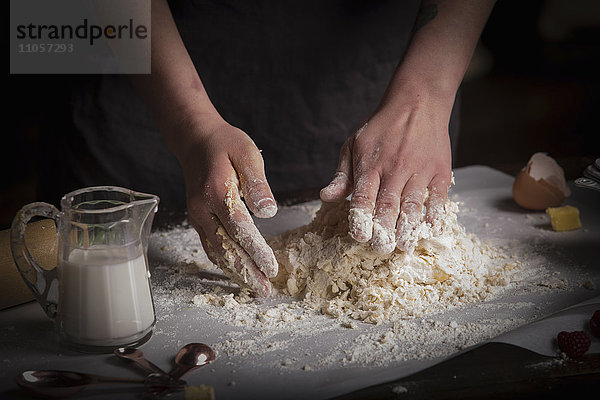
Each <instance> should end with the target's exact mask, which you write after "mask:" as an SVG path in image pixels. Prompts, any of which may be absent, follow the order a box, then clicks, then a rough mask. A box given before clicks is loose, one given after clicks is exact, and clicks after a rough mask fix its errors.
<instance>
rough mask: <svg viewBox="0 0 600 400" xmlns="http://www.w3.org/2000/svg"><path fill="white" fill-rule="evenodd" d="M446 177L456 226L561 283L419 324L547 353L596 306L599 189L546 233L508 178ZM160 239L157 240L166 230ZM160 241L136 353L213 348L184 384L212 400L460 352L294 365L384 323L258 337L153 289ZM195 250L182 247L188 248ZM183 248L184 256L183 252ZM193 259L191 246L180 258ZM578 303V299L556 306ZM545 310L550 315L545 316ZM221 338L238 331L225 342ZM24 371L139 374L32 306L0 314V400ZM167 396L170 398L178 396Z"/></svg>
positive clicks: (354, 380)
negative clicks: (68, 341) (491, 327)
mask: <svg viewBox="0 0 600 400" xmlns="http://www.w3.org/2000/svg"><path fill="white" fill-rule="evenodd" d="M455 177H456V185H455V186H454V187H453V188H452V191H451V198H452V199H453V200H455V201H459V202H460V203H461V213H460V214H459V221H460V222H461V223H462V224H463V225H464V226H465V227H466V228H467V230H468V231H470V232H472V233H475V234H477V235H478V236H479V237H481V238H482V239H484V240H489V241H491V242H492V243H494V244H496V245H504V246H507V247H511V246H513V245H514V246H515V248H518V249H519V251H520V252H521V253H528V251H527V250H528V249H529V247H528V246H530V250H531V251H530V252H529V253H530V254H522V256H523V257H524V265H525V267H524V268H527V265H534V264H535V265H544V266H545V267H546V268H548V269H549V270H552V271H555V273H556V277H557V279H560V280H561V281H560V282H563V283H565V285H564V286H563V287H555V288H553V287H549V288H546V289H547V290H543V291H537V292H532V293H523V292H522V291H521V292H518V293H517V292H513V293H506V294H504V295H502V296H501V297H500V298H498V299H495V300H493V301H491V302H490V303H491V304H492V305H494V304H495V305H497V307H486V308H485V309H483V308H479V307H478V306H477V305H469V306H465V307H461V308H458V309H454V310H451V311H448V312H445V313H441V314H436V315H435V316H431V317H430V320H435V321H442V322H443V323H448V322H449V321H457V322H458V323H459V324H468V323H474V324H476V323H479V322H481V321H484V320H485V321H489V320H490V319H494V318H495V319H498V320H501V319H508V318H510V319H514V320H516V321H518V323H517V325H521V326H520V327H518V326H514V327H511V328H510V329H507V330H509V332H508V333H505V334H503V335H500V336H498V334H502V333H503V332H492V331H490V332H492V333H490V334H489V335H492V336H491V337H487V338H485V340H488V341H493V340H497V341H503V342H506V343H512V344H516V345H519V346H522V347H525V348H529V349H530V350H533V351H536V352H539V353H541V354H546V355H554V354H556V349H555V348H554V342H553V339H554V337H555V336H556V333H557V332H558V330H579V329H586V328H585V324H586V321H587V320H588V319H589V316H588V314H590V312H592V311H593V310H594V309H598V308H600V304H599V303H600V299H599V298H598V295H599V294H600V292H599V289H598V288H600V262H599V261H598V260H599V258H598V254H599V252H600V193H596V192H592V191H589V190H586V189H580V188H576V187H573V186H571V188H572V191H573V195H572V196H571V197H570V198H569V199H568V200H567V201H566V203H567V204H571V205H575V206H577V207H578V208H579V209H580V211H581V218H582V222H583V225H584V229H581V230H578V231H573V232H554V231H552V230H551V229H550V228H549V223H548V221H547V219H545V215H544V214H543V213H533V212H527V211H525V210H522V209H520V208H519V207H517V206H516V205H515V204H514V202H513V201H512V197H511V186H512V181H513V178H512V177H510V176H508V175H505V174H503V173H500V172H498V171H495V170H493V169H490V168H487V167H480V166H474V167H467V168H462V169H457V170H456V171H455ZM305 209H306V208H303V207H286V208H282V209H281V210H280V212H279V213H278V216H276V217H275V218H274V219H273V220H270V221H260V222H261V224H260V228H261V230H262V231H263V232H265V233H266V234H276V233H279V232H281V231H283V230H286V229H290V228H292V227H295V226H299V225H301V224H304V223H306V222H308V220H309V219H310V217H308V215H307V213H306V211H305ZM179 231H181V229H180V230H179ZM166 234H167V237H168V235H169V233H168V232H167V233H166ZM164 240H165V235H164V234H163V235H162V236H161V235H160V234H153V236H152V239H151V241H150V249H149V259H150V264H151V271H152V272H153V278H152V279H153V286H154V293H155V296H154V300H155V306H156V312H157V325H156V328H155V332H154V335H153V337H152V338H151V339H150V341H149V342H148V343H146V344H145V345H143V346H142V347H141V349H142V350H143V351H144V353H145V354H146V355H147V357H148V358H149V359H151V360H152V361H153V362H154V363H156V364H157V365H159V366H160V367H161V368H163V369H166V370H168V369H169V368H170V367H171V364H172V361H173V356H174V354H175V353H176V351H177V350H178V348H179V347H181V346H182V345H184V344H185V343H188V342H203V343H206V344H208V345H211V346H213V347H214V348H215V349H217V350H220V351H218V357H217V360H216V361H215V362H214V363H212V364H211V365H210V366H207V367H204V368H202V369H199V370H197V371H193V372H191V373H190V374H189V375H187V376H186V377H185V379H186V380H187V381H188V382H189V383H190V384H193V385H198V384H201V383H202V384H208V385H212V386H214V387H215V391H216V394H217V399H231V398H244V399H253V398H263V399H275V398H277V399H295V398H311V399H320V398H328V397H332V396H335V395H339V394H343V393H347V392H349V391H352V390H356V389H359V388H363V387H366V386H370V385H374V384H378V383H382V382H386V381H391V380H394V379H399V378H401V377H404V376H407V375H409V374H411V373H414V372H416V371H419V370H422V369H424V368H426V367H428V366H431V365H433V364H436V363H439V362H440V361H442V360H444V359H446V358H448V357H450V356H452V355H455V354H458V353H459V352H461V351H465V350H466V349H461V348H452V349H450V350H449V351H448V352H447V354H445V355H444V356H442V357H436V358H425V359H418V358H417V359H412V360H407V361H393V362H390V363H389V364H388V365H377V363H374V364H373V365H369V363H368V362H361V363H351V362H350V363H348V362H342V360H341V359H340V363H339V364H338V365H336V364H335V362H333V363H330V364H328V366H327V367H326V368H306V369H303V368H302V366H304V365H307V364H309V365H314V364H315V362H314V361H315V358H318V357H321V356H322V355H323V354H328V355H330V356H332V357H334V358H335V356H336V353H335V352H334V350H332V349H335V347H336V344H338V343H344V340H352V339H353V338H355V337H356V336H358V335H361V334H367V333H368V334H372V333H374V332H375V333H376V332H378V330H380V331H381V332H385V329H388V328H389V326H388V327H387V328H386V326H375V325H370V324H363V323H359V324H358V325H357V327H356V329H346V328H344V327H341V326H339V323H337V324H336V322H335V321H333V320H332V319H331V318H329V317H324V316H323V317H322V318H323V324H331V329H329V330H327V331H324V332H323V333H321V334H318V335H316V336H315V335H312V336H310V335H305V336H303V335H297V334H296V335H290V333H289V332H286V331H285V330H282V331H280V332H275V334H273V335H272V336H269V335H270V334H272V332H271V333H269V334H268V335H267V336H266V337H267V339H264V338H265V334H266V333H265V332H261V331H260V329H255V328H251V329H246V330H244V329H242V328H240V327H239V326H234V325H231V324H228V323H226V322H224V321H223V320H222V319H218V318H213V317H212V316H211V315H210V313H211V310H210V309H209V308H207V307H208V306H207V307H198V306H195V305H194V304H193V303H192V301H191V300H192V297H193V291H190V288H189V287H183V286H182V287H181V288H180V289H178V288H177V287H169V288H165V284H164V281H169V282H172V280H169V274H172V273H173V271H172V270H170V269H169V265H170V264H175V263H177V262H178V258H177V257H176V256H175V255H169V251H164V249H163V248H164ZM517 243H518V244H519V245H517ZM198 245H199V244H198V243H195V244H194V243H192V244H190V246H191V247H194V246H196V247H197V246H198ZM184 249H185V250H186V251H187V250H189V248H186V247H184ZM197 253H198V251H197V250H194V251H193V252H192V254H197ZM191 279H194V277H193V276H191V277H187V278H186V279H184V280H182V281H181V285H186V282H188V283H189V282H190V280H191ZM204 281H205V280H204ZM194 284H195V283H193V282H192V283H189V285H194ZM559 286H560V285H559ZM174 299H175V300H176V301H173V300H174ZM181 299H183V301H181ZM590 299H591V300H590ZM278 301H282V300H281V299H272V300H270V301H266V302H262V303H260V304H259V307H273V306H274V305H276V302H278ZM585 301H588V302H587V303H584V304H582V305H581V306H578V307H574V308H571V309H568V310H565V311H562V310H564V309H566V308H568V307H570V306H573V305H577V304H579V303H581V302H585ZM211 307H214V306H211ZM490 310H494V311H492V312H490ZM221 311H222V310H221ZM557 312H559V313H558V314H556V315H555V316H554V317H552V318H546V317H548V316H550V315H552V314H555V313H557ZM586 318H587V319H586ZM232 332H238V333H239V334H238V336H235V335H233V334H232ZM286 335H287V336H286ZM282 336H286V337H288V339H286V340H285V343H286V346H285V347H281V348H278V349H277V350H276V351H273V352H262V353H261V354H258V355H253V354H242V353H241V352H238V354H235V352H234V353H231V352H227V351H225V350H224V349H225V347H224V343H225V342H226V341H228V340H231V338H232V337H243V339H244V340H253V339H256V340H258V339H257V338H259V337H261V338H262V339H260V340H267V341H268V340H275V339H274V338H276V337H278V339H277V340H278V342H277V343H282V340H281V337H282ZM484 336H485V335H484ZM494 338H495V339H494ZM485 340H484V341H485ZM597 342H598V340H596V341H595V342H594V345H593V346H592V349H591V351H593V352H598V351H600V348H599V344H598V343H597ZM249 343H250V342H249ZM336 351H339V349H337V350H336ZM382 351H383V350H382ZM385 351H388V350H385ZM231 354H233V355H231ZM340 354H341V353H340ZM282 360H291V362H282ZM28 369H62V370H75V371H82V372H89V373H96V374H103V375H109V376H132V377H138V376H140V374H139V373H138V371H137V370H136V369H135V368H134V367H133V366H130V365H125V364H123V362H122V361H120V360H117V359H116V358H115V357H114V356H112V355H91V354H81V353H76V352H73V351H70V350H67V349H65V348H62V347H61V346H60V345H59V344H58V341H57V337H56V334H55V332H54V330H53V324H52V322H51V321H50V320H49V319H48V318H47V317H46V316H45V315H44V313H43V312H42V310H41V308H40V307H39V306H38V304H37V303H28V304H24V305H21V306H16V307H12V308H9V309H7V310H3V311H0V398H8V399H11V398H23V397H22V394H21V393H20V392H19V390H18V389H17V387H16V385H15V384H14V377H15V376H16V374H17V373H19V372H20V371H23V370H28ZM138 393H139V388H135V387H134V388H131V389H128V390H124V389H123V386H121V387H107V388H100V387H98V388H95V389H86V390H85V391H83V392H81V395H78V396H76V397H73V398H96V399H103V398H114V399H117V398H119V399H120V398H123V399H127V398H131V399H133V398H136V394H138ZM170 398H182V395H181V394H177V395H175V396H171V397H170Z"/></svg>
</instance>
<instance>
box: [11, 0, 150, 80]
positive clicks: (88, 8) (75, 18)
mask: <svg viewBox="0 0 600 400" xmlns="http://www.w3.org/2000/svg"><path fill="white" fill-rule="evenodd" d="M10 32H11V36H10V45H11V46H10V72H11V74H29V73H33V74H40V73H41V74H98V73H108V74H119V73H123V74H148V73H150V36H151V26H150V0H10Z"/></svg>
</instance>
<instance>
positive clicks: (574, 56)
mask: <svg viewBox="0 0 600 400" xmlns="http://www.w3.org/2000/svg"><path fill="white" fill-rule="evenodd" d="M7 14H8V13H7ZM7 14H5V15H7ZM4 40H5V43H4V45H5V48H8V44H7V43H6V41H7V37H6V36H5V38H4ZM7 64H8V63H7ZM7 64H5V68H6V70H8V68H7ZM599 72H600V2H598V1H596V0H538V1H533V0H528V1H518V0H510V1H508V0H506V1H502V0H500V1H498V3H497V4H496V7H495V9H494V11H493V13H492V15H491V17H490V20H489V21H488V24H487V26H486V28H485V30H484V32H483V34H482V37H481V43H480V45H479V47H478V49H477V51H476V53H475V56H474V57H473V60H472V63H471V66H470V68H469V71H468V73H467V75H466V77H465V81H464V83H463V85H462V89H461V94H462V97H461V122H460V123H461V128H460V140H459V142H458V148H457V151H456V152H455V154H453V159H454V167H462V166H466V165H473V164H483V165H489V166H491V167H493V168H497V169H499V170H501V171H504V172H507V173H509V174H512V175H514V174H516V172H518V170H519V169H520V168H522V167H523V165H524V164H525V163H526V162H527V160H528V159H529V157H530V156H531V155H532V154H533V153H535V152H538V151H543V152H547V153H549V154H550V155H551V156H552V157H554V158H555V159H557V161H558V162H559V164H561V166H563V168H564V169H565V172H566V176H567V179H569V180H572V179H574V178H576V177H578V176H580V174H581V171H582V170H583V169H584V168H585V166H586V165H587V164H589V163H591V162H592V161H593V160H594V159H595V158H597V157H600V139H599V133H600V132H599V129H598V128H597V115H598V113H599V111H600V77H599ZM5 76H6V77H7V80H8V85H7V87H8V92H7V93H5V95H4V98H5V99H6V101H7V102H8V105H7V106H5V114H4V122H5V124H6V125H5V126H6V127H5V130H6V132H5V133H4V134H3V135H2V137H3V140H2V142H1V143H2V146H0V182H1V185H0V229H4V228H7V227H8V226H9V225H10V221H11V220H12V217H13V216H14V214H15V213H16V211H17V210H18V209H19V208H20V207H21V206H23V205H25V204H27V203H29V202H32V201H36V200H44V201H49V199H40V198H38V195H37V187H38V185H39V184H40V182H39V179H38V176H39V172H38V171H39V169H40V168H47V169H50V171H51V170H52V168H53V166H52V165H51V163H46V162H45V160H46V159H47V158H51V157H48V153H47V152H48V149H50V148H51V147H52V146H49V145H48V143H49V141H52V140H55V138H56V137H58V136H59V135H61V132H51V133H50V134H48V133H44V134H42V133H40V132H41V131H42V127H43V126H44V124H45V122H46V121H48V120H49V119H56V118H58V119H60V118H62V117H63V116H64V115H65V113H66V110H67V106H68V97H67V95H68V91H67V88H68V87H69V84H70V83H71V82H72V81H73V80H76V79H77V76H60V75H56V76H51V75H48V76H32V75H8V72H6V75H5ZM313 193H316V192H314V191H313ZM50 201H53V200H50Z"/></svg>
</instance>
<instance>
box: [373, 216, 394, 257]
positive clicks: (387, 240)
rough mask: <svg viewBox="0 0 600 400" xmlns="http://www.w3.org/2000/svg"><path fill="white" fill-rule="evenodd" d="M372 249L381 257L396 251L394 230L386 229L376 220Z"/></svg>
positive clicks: (374, 222)
mask: <svg viewBox="0 0 600 400" xmlns="http://www.w3.org/2000/svg"><path fill="white" fill-rule="evenodd" d="M371 247H372V248H373V250H374V251H375V252H377V253H378V254H381V255H386V254H390V253H391V252H392V251H394V248H395V247H396V241H395V234H394V231H393V229H386V228H384V227H383V225H381V224H380V223H379V221H377V220H374V221H373V240H372V242H371Z"/></svg>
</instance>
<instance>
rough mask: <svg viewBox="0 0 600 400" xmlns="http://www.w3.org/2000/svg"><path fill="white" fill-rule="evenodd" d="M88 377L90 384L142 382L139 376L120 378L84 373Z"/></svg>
mask: <svg viewBox="0 0 600 400" xmlns="http://www.w3.org/2000/svg"><path fill="white" fill-rule="evenodd" d="M82 375H83V374H82ZM85 375H87V376H88V377H89V378H90V385H91V384H98V383H138V384H139V383H141V384H143V383H144V379H140V378H122V377H116V376H103V375H93V374H85Z"/></svg>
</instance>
